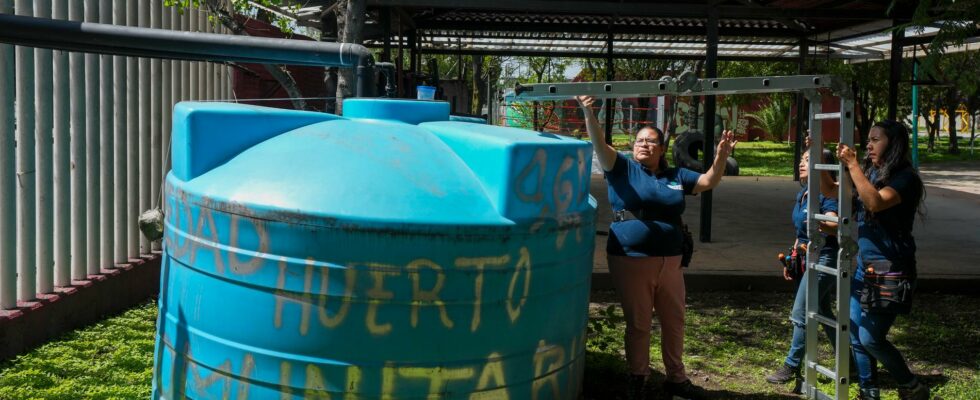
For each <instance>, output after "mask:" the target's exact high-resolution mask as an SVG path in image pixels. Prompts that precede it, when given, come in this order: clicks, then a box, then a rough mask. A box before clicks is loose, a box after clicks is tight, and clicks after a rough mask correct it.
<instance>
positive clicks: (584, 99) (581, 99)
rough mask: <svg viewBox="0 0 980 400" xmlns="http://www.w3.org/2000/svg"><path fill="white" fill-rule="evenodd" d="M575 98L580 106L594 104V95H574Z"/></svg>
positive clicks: (584, 106) (585, 106)
mask: <svg viewBox="0 0 980 400" xmlns="http://www.w3.org/2000/svg"><path fill="white" fill-rule="evenodd" d="M575 100H576V101H578V105H579V107H582V108H592V105H593V104H595V97H592V96H575Z"/></svg>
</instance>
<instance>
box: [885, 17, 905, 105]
mask: <svg viewBox="0 0 980 400" xmlns="http://www.w3.org/2000/svg"><path fill="white" fill-rule="evenodd" d="M898 25H899V21H897V20H896V21H894V25H893V26H894V27H897V26H898ZM904 39H905V30H904V29H893V30H892V43H891V44H892V48H891V60H889V61H890V64H889V69H888V119H891V120H895V119H898V81H900V80H901V79H902V45H903V42H904Z"/></svg>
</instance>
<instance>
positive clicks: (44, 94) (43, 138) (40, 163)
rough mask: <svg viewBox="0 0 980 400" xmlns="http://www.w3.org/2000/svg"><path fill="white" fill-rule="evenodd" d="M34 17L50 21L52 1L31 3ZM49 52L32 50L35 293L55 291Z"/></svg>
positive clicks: (52, 78)
mask: <svg viewBox="0 0 980 400" xmlns="http://www.w3.org/2000/svg"><path fill="white" fill-rule="evenodd" d="M34 15H35V16H37V17H41V18H51V0H34ZM51 60H52V58H51V50H48V49H34V116H35V118H36V120H35V123H36V127H35V129H34V143H35V146H36V147H35V153H34V154H35V157H36V158H35V160H34V170H35V171H36V172H35V175H34V179H35V181H34V182H35V185H36V186H35V187H36V192H35V199H36V200H35V204H36V205H35V207H37V209H36V213H37V214H36V216H35V218H36V219H35V223H36V224H37V228H36V229H37V231H36V236H35V237H36V238H37V246H36V247H35V248H34V252H35V253H34V254H35V257H36V259H37V265H36V267H35V268H37V277H36V278H37V280H36V281H35V282H34V285H35V287H36V289H37V293H51V292H53V291H54V243H53V240H54V223H53V222H52V220H51V217H52V212H53V210H52V209H51V207H52V204H53V203H52V201H51V196H52V192H53V191H54V184H53V183H52V179H53V177H52V171H51V165H52V158H51V151H52V146H53V143H52V141H53V140H54V139H53V136H52V133H53V131H54V105H53V102H52V99H51V96H52V94H53V92H54V88H53V85H54V77H53V76H52V74H53V70H52V64H51Z"/></svg>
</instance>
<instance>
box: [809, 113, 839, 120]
mask: <svg viewBox="0 0 980 400" xmlns="http://www.w3.org/2000/svg"><path fill="white" fill-rule="evenodd" d="M813 119H815V120H821V119H840V112H832V113H818V114H813Z"/></svg>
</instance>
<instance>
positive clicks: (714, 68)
mask: <svg viewBox="0 0 980 400" xmlns="http://www.w3.org/2000/svg"><path fill="white" fill-rule="evenodd" d="M707 25H708V26H707V28H708V35H707V36H708V48H707V59H706V61H705V78H706V79H714V78H717V77H718V9H717V8H712V9H711V11H709V12H708V24H707ZM715 100H716V99H715V96H713V95H706V96H705V98H704V148H703V149H702V154H703V155H704V159H703V161H702V162H701V165H702V167H703V168H704V171H702V172H708V169H709V168H711V163H712V162H713V161H714V159H715ZM722 173H724V171H722ZM711 205H712V193H711V191H710V190H708V191H705V192H702V193H701V230H700V236H701V242H702V243H709V242H711Z"/></svg>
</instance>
